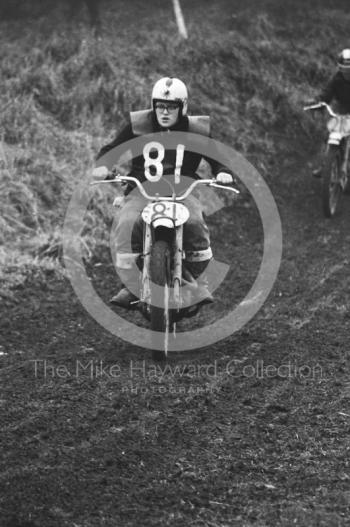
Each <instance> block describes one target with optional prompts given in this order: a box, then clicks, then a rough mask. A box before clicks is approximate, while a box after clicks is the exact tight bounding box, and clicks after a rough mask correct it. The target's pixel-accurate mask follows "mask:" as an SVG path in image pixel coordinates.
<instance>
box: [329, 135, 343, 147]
mask: <svg viewBox="0 0 350 527" xmlns="http://www.w3.org/2000/svg"><path fill="white" fill-rule="evenodd" d="M343 137H344V135H343V134H341V133H340V132H331V133H330V134H329V137H328V141H327V142H328V144H329V145H339V144H340V142H341V140H342V139H343Z"/></svg>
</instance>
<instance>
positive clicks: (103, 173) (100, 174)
mask: <svg viewBox="0 0 350 527" xmlns="http://www.w3.org/2000/svg"><path fill="white" fill-rule="evenodd" d="M108 174H109V170H108V168H107V167H105V166H102V167H96V168H94V170H93V171H92V177H93V178H94V179H96V180H97V181H98V180H100V179H106V177H107V176H108Z"/></svg>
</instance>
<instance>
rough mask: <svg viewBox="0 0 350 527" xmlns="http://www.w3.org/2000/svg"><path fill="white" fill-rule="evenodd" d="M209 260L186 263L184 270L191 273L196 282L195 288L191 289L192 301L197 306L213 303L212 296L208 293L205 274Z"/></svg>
mask: <svg viewBox="0 0 350 527" xmlns="http://www.w3.org/2000/svg"><path fill="white" fill-rule="evenodd" d="M209 262H210V260H205V261H203V262H187V261H186V268H187V269H188V271H189V272H190V273H191V275H192V276H193V278H194V279H195V280H196V282H197V287H196V288H194V289H193V293H192V294H193V301H194V303H195V304H198V305H205V304H212V303H213V302H214V298H213V295H212V294H211V292H210V291H209V284H208V277H207V276H206V274H205V272H204V271H205V269H206V267H207V266H208V264H209Z"/></svg>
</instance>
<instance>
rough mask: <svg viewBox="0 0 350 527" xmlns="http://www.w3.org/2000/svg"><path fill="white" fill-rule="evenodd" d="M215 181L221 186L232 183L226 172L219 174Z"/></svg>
mask: <svg viewBox="0 0 350 527" xmlns="http://www.w3.org/2000/svg"><path fill="white" fill-rule="evenodd" d="M215 179H216V182H217V183H221V184H222V185H230V184H231V183H233V177H232V176H231V174H228V173H227V172H219V173H218V175H217V176H216V178H215Z"/></svg>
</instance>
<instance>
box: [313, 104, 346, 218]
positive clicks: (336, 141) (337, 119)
mask: <svg viewBox="0 0 350 527" xmlns="http://www.w3.org/2000/svg"><path fill="white" fill-rule="evenodd" d="M321 108H325V109H326V110H327V112H328V113H329V115H330V116H331V119H330V120H329V121H328V123H327V128H328V132H329V137H328V141H327V146H326V151H325V160H324V163H323V166H322V174H321V177H322V206H323V212H324V215H325V216H326V218H332V217H333V216H334V215H335V214H336V212H337V211H338V210H339V208H340V203H341V198H342V194H343V193H346V194H349V193H350V178H349V167H348V163H349V150H350V115H339V114H337V113H335V112H334V111H333V110H332V108H331V107H330V106H329V105H328V104H326V103H325V102H320V103H317V104H312V105H310V106H305V107H304V110H305V111H309V110H319V109H321Z"/></svg>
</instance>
